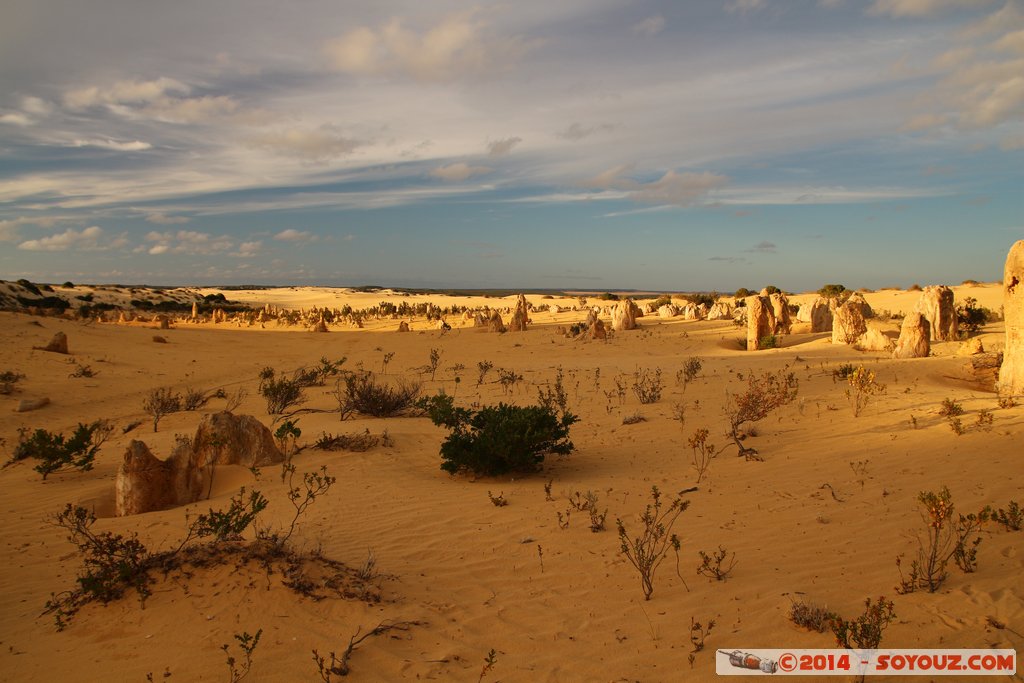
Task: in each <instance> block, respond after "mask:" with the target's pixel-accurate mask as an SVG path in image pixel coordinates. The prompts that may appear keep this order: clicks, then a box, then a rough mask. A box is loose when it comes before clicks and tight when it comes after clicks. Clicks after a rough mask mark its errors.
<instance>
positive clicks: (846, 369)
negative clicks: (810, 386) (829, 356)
mask: <svg viewBox="0 0 1024 683" xmlns="http://www.w3.org/2000/svg"><path fill="white" fill-rule="evenodd" d="M855 371H856V368H855V367H853V363H843V364H842V365H840V366H839V367H838V368H836V369H835V370H833V371H832V382H833V383H835V382H836V381H842V380H844V379H848V378H849V377H850V375H852V374H853V373H854V372H855Z"/></svg>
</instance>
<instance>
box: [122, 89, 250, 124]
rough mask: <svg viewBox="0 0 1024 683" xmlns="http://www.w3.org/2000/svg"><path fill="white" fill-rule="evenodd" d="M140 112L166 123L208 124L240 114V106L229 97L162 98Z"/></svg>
mask: <svg viewBox="0 0 1024 683" xmlns="http://www.w3.org/2000/svg"><path fill="white" fill-rule="evenodd" d="M140 111H141V113H142V114H143V115H144V116H147V117H149V118H152V119H156V120H157V121H163V122H166V123H207V122H209V121H211V120H216V119H220V118H225V117H229V116H231V115H233V114H236V113H238V111H239V104H238V102H236V101H235V100H234V99H232V98H231V97H229V96H228V95H205V96H203V97H190V98H172V97H161V98H157V99H156V100H154V101H152V102H151V103H150V104H149V105H148V106H146V107H144V108H143V109H142V110H140ZM129 115H131V114H129Z"/></svg>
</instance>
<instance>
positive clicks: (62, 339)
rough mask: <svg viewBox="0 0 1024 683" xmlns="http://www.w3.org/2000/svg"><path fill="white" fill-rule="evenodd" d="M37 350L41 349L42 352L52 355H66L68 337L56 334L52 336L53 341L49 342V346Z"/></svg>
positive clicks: (59, 333) (60, 333)
mask: <svg viewBox="0 0 1024 683" xmlns="http://www.w3.org/2000/svg"><path fill="white" fill-rule="evenodd" d="M37 348H42V350H43V351H52V352H54V353H68V336H67V335H66V334H64V333H63V332H58V333H57V334H55V335H53V339H51V340H50V343H49V344H47V345H46V346H43V347H37Z"/></svg>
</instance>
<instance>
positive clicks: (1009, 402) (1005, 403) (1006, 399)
mask: <svg viewBox="0 0 1024 683" xmlns="http://www.w3.org/2000/svg"><path fill="white" fill-rule="evenodd" d="M2 393H3V391H0V394H2ZM996 404H997V405H998V406H999V407H1000V408H1002V409H1003V410H1006V409H1008V408H1016V407H1017V402H1016V401H1014V400H1013V397H1012V396H1000V397H999V399H998V401H996Z"/></svg>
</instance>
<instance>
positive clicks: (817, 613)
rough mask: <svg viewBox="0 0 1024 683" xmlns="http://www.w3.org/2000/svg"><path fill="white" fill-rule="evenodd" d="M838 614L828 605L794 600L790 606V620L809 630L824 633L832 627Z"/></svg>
mask: <svg viewBox="0 0 1024 683" xmlns="http://www.w3.org/2000/svg"><path fill="white" fill-rule="evenodd" d="M836 618H837V615H836V613H835V612H832V611H830V610H829V609H828V608H827V607H823V606H821V605H815V604H814V603H809V602H804V601H803V600H794V601H793V604H792V605H790V607H789V620H790V621H792V622H793V623H794V624H796V625H797V626H799V627H801V628H805V629H807V630H808V631H817V632H818V633H824V632H825V631H827V630H828V629H829V628H831V627H832V622H833V621H835V619H836Z"/></svg>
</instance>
